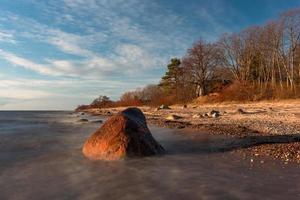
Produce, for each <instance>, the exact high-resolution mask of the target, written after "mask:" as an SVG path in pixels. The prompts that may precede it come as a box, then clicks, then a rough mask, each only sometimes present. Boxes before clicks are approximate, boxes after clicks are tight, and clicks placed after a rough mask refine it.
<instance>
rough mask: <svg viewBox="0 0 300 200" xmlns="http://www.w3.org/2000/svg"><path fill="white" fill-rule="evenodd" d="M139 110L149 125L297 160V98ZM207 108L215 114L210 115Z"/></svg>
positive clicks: (299, 156) (299, 158) (101, 111)
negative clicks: (224, 139) (229, 140)
mask: <svg viewBox="0 0 300 200" xmlns="http://www.w3.org/2000/svg"><path fill="white" fill-rule="evenodd" d="M123 109H125V107H118V108H103V109H86V110H80V112H87V113H90V114H92V115H102V116H111V115H113V114H116V113H118V112H119V111H121V110H123ZM140 109H141V110H142V111H143V112H144V114H145V115H146V118H147V121H148V123H149V124H152V125H156V126H160V127H168V128H178V129H193V130H198V131H199V134H201V132H202V133H203V132H206V133H209V134H213V135H226V136H228V137H231V138H233V139H234V140H233V143H234V144H231V146H235V147H236V148H234V149H235V150H237V151H240V152H241V153H243V154H244V155H245V156H247V155H249V156H253V157H259V156H270V157H271V158H274V159H282V160H283V161H284V162H286V163H288V162H290V161H292V162H298V163H299V162H300V100H285V101H284V100H282V101H275V102H271V101H264V102H253V103H252V102H251V103H219V104H203V105H194V104H188V105H186V106H183V105H174V106H170V109H157V108H151V107H147V106H143V107H140ZM211 111H217V112H218V113H219V114H218V115H217V116H211V115H210V112H211ZM193 137H197V135H194V136H193Z"/></svg>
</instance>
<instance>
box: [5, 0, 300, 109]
mask: <svg viewBox="0 0 300 200" xmlns="http://www.w3.org/2000/svg"><path fill="white" fill-rule="evenodd" d="M299 6H300V0H185V1H182V0H43V1H41V0H14V1H12V0H0V110H71V109H74V108H75V107H76V106H77V105H80V104H88V103H90V102H91V101H92V100H93V99H94V98H96V97H97V96H99V95H107V96H109V97H111V99H114V100H116V99H118V98H119V96H120V95H121V94H122V93H123V92H124V91H128V90H133V89H135V88H138V87H143V86H145V85H147V84H155V83H158V81H159V79H160V77H161V76H162V75H163V74H164V73H165V70H166V65H167V63H168V61H169V60H170V59H171V58H172V57H179V58H180V57H182V56H184V54H185V53H186V50H187V49H188V48H190V47H191V46H192V44H193V43H194V42H196V41H197V40H199V39H200V38H202V39H204V40H207V41H214V40H216V39H217V38H218V37H219V36H220V35H222V34H224V33H232V32H237V31H240V30H242V29H244V28H246V27H247V26H251V25H260V24H264V23H266V22H267V21H269V20H270V19H276V17H278V15H279V14H280V13H281V12H283V11H285V10H288V9H291V8H296V7H299Z"/></svg>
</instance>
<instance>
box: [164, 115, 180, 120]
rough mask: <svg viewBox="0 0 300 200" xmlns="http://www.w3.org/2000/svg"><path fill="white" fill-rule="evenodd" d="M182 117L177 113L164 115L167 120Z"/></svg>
mask: <svg viewBox="0 0 300 200" xmlns="http://www.w3.org/2000/svg"><path fill="white" fill-rule="evenodd" d="M180 118H182V117H181V116H178V115H168V116H167V117H166V119H167V120H176V119H180Z"/></svg>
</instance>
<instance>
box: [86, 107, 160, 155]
mask: <svg viewBox="0 0 300 200" xmlns="http://www.w3.org/2000/svg"><path fill="white" fill-rule="evenodd" d="M82 152H83V154H84V155H85V156H86V157H87V158H89V159H91V160H118V159H121V158H125V157H142V156H152V155H157V154H161V153H163V152H164V148H163V147H162V146H161V145H160V144H159V143H158V142H156V140H155V139H154V138H153V136H152V134H151V133H150V131H149V129H148V127H147V123H146V118H145V116H144V114H143V113H142V111H141V110H140V109H138V108H128V109H125V110H124V111H122V112H120V113H118V114H117V115H115V116H112V117H111V118H109V119H108V120H107V121H106V122H105V123H104V124H103V126H102V127H100V128H99V129H98V130H97V131H96V132H95V133H94V134H92V135H91V136H90V137H89V138H88V139H87V140H86V142H85V143H84V145H83V149H82Z"/></svg>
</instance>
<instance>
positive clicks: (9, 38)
mask: <svg viewBox="0 0 300 200" xmlns="http://www.w3.org/2000/svg"><path fill="white" fill-rule="evenodd" d="M0 42H7V43H16V40H15V39H14V35H13V34H12V33H11V32H8V31H2V30H0Z"/></svg>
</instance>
